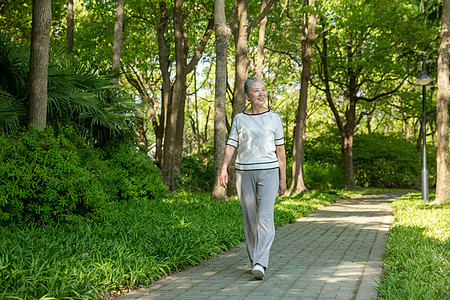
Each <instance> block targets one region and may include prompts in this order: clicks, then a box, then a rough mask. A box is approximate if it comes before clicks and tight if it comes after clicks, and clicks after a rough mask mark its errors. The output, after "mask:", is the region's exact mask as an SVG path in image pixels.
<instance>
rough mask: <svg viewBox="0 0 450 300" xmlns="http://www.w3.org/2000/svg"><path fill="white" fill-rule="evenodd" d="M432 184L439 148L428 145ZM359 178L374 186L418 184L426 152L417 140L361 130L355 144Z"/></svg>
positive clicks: (356, 169) (360, 183)
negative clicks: (367, 132)
mask: <svg viewBox="0 0 450 300" xmlns="http://www.w3.org/2000/svg"><path fill="white" fill-rule="evenodd" d="M427 152H428V162H430V164H429V165H428V171H429V174H430V176H429V177H430V185H431V186H433V185H434V184H435V179H434V178H435V177H436V176H435V174H436V169H435V167H434V164H433V163H431V162H433V161H434V162H436V150H435V149H434V147H430V146H429V147H428V151H427ZM353 155H354V156H353V163H354V168H355V182H356V184H358V185H360V186H370V187H398V188H406V187H418V186H420V173H421V168H422V153H421V151H420V152H418V151H417V148H416V146H415V144H413V143H411V142H409V141H407V140H405V139H402V138H396V137H393V136H385V135H381V134H370V135H368V134H359V135H357V136H355V142H354V147H353Z"/></svg>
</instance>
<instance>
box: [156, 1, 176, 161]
mask: <svg viewBox="0 0 450 300" xmlns="http://www.w3.org/2000/svg"><path fill="white" fill-rule="evenodd" d="M160 13H161V18H160V20H159V23H158V24H157V25H156V36H157V38H158V58H159V68H160V70H161V77H162V88H161V99H162V100H161V102H162V105H161V114H160V115H159V125H160V126H159V127H158V130H157V131H155V135H156V151H155V160H156V162H157V163H159V165H161V167H162V164H163V145H164V134H165V132H166V125H167V119H168V112H169V104H170V99H171V98H172V84H171V82H170V72H169V68H170V65H169V59H168V56H167V46H166V39H165V32H166V26H167V22H168V21H169V13H168V11H167V7H166V4H165V3H164V2H161V3H160Z"/></svg>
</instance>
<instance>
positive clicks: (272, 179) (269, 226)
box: [236, 169, 280, 268]
mask: <svg viewBox="0 0 450 300" xmlns="http://www.w3.org/2000/svg"><path fill="white" fill-rule="evenodd" d="M279 182H280V179H279V171H278V169H270V170H256V171H236V186H237V192H238V196H239V199H240V202H241V208H242V215H243V217H244V229H245V241H246V244H247V252H248V255H249V257H250V262H251V263H252V266H254V265H255V264H260V265H262V266H263V267H265V268H267V267H268V265H269V252H270V247H271V246H272V242H273V239H274V238H275V225H274V221H273V211H274V206H275V199H276V197H277V194H278V187H279Z"/></svg>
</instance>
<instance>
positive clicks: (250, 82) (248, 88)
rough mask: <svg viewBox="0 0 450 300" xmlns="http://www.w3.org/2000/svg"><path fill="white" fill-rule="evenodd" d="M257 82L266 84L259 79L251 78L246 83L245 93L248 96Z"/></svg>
mask: <svg viewBox="0 0 450 300" xmlns="http://www.w3.org/2000/svg"><path fill="white" fill-rule="evenodd" d="M255 82H261V83H262V84H264V82H263V81H262V80H261V79H260V78H258V77H250V78H249V79H247V80H246V81H245V83H244V92H245V93H246V94H247V93H248V92H249V90H250V86H251V85H252V84H253V83H255Z"/></svg>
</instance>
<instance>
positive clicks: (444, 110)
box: [432, 0, 450, 204]
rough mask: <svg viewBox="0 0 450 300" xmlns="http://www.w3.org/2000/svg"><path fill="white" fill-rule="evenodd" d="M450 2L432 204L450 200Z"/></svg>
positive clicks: (445, 12) (448, 0)
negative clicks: (449, 112) (434, 197)
mask: <svg viewBox="0 0 450 300" xmlns="http://www.w3.org/2000/svg"><path fill="white" fill-rule="evenodd" d="M449 29H450V0H444V1H443V7H442V23H441V45H440V51H439V58H438V82H437V83H438V95H437V107H436V111H437V117H436V118H437V135H438V146H437V178H436V199H435V200H434V201H433V202H432V204H442V203H444V202H447V201H449V200H450V158H449V146H448V143H449V125H448V122H449V120H448V104H449V101H448V100H449V99H448V98H449V93H450V88H449V76H450V71H449V60H450V32H449Z"/></svg>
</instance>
